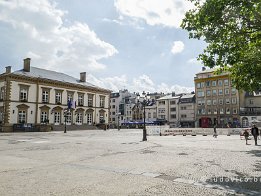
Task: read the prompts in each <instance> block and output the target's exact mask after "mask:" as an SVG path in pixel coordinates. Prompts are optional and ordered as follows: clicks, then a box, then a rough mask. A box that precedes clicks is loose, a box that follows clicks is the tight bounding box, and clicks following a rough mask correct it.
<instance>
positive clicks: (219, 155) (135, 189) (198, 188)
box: [0, 130, 261, 196]
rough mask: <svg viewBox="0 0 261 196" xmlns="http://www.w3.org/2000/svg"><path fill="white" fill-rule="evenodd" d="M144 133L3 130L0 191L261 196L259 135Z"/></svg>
mask: <svg viewBox="0 0 261 196" xmlns="http://www.w3.org/2000/svg"><path fill="white" fill-rule="evenodd" d="M141 139H142V130H120V131H118V130H108V131H102V130H88V131H68V132H67V133H63V132H48V133H43V132H42V133H39V132H38V133H0V161H1V163H0V176H1V177H0V185H1V186H0V195H3V196H9V195H26V196H30V195H34V196H35V195H68V196H69V195H70V196H71V195H106V196H107V195H191V196H192V195H261V146H255V145H254V141H253V140H251V141H249V143H250V144H251V145H245V141H244V140H240V137H239V136H237V135H233V136H218V138H217V139H215V138H213V137H212V136H162V137H160V136H148V141H147V142H141ZM258 142H259V144H261V140H258Z"/></svg>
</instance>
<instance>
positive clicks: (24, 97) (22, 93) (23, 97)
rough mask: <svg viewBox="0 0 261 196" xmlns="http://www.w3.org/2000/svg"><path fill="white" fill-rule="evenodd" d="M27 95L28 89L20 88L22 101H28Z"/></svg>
mask: <svg viewBox="0 0 261 196" xmlns="http://www.w3.org/2000/svg"><path fill="white" fill-rule="evenodd" d="M27 93H28V90H27V89H24V88H20V101H27Z"/></svg>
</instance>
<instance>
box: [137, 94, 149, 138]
mask: <svg viewBox="0 0 261 196" xmlns="http://www.w3.org/2000/svg"><path fill="white" fill-rule="evenodd" d="M144 95H145V96H144V97H143V100H142V101H140V96H138V102H139V103H141V105H142V107H143V138H142V141H147V130H146V122H145V120H146V111H145V106H146V105H148V103H149V96H147V95H146V94H144Z"/></svg>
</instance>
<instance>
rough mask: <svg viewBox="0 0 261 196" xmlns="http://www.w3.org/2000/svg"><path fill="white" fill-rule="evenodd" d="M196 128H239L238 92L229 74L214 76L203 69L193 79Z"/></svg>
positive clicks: (212, 70) (210, 70)
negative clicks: (215, 125)
mask: <svg viewBox="0 0 261 196" xmlns="http://www.w3.org/2000/svg"><path fill="white" fill-rule="evenodd" d="M194 82H195V94H196V107H195V114H196V127H213V126H214V124H217V126H219V127H227V126H230V127H231V126H233V127H236V126H239V124H240V117H239V111H240V110H239V108H240V103H239V102H240V100H239V92H238V91H237V89H235V88H234V87H233V86H232V82H231V79H230V76H229V73H224V74H221V75H215V74H214V69H208V70H206V69H205V68H203V69H202V71H201V72H199V73H197V74H196V77H195V78H194Z"/></svg>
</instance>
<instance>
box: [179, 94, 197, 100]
mask: <svg viewBox="0 0 261 196" xmlns="http://www.w3.org/2000/svg"><path fill="white" fill-rule="evenodd" d="M194 96H195V94H185V95H182V97H181V99H187V98H193V97H194Z"/></svg>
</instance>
